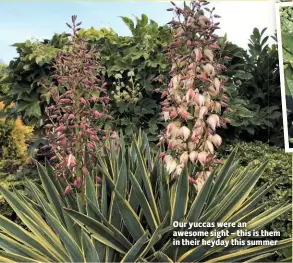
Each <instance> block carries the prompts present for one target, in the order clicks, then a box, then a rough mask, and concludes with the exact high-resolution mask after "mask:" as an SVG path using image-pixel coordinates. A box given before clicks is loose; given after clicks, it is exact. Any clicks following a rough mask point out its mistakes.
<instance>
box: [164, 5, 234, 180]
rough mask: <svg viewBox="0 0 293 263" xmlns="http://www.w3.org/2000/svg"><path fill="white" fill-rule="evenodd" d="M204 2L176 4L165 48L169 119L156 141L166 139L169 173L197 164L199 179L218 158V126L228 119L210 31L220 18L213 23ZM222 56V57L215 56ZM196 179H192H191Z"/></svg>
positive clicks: (216, 49) (216, 48)
mask: <svg viewBox="0 0 293 263" xmlns="http://www.w3.org/2000/svg"><path fill="white" fill-rule="evenodd" d="M207 4H208V3H201V2H196V1H192V2H191V4H190V6H187V5H186V4H184V8H183V9H182V8H179V7H177V6H176V5H175V4H174V3H173V5H174V8H170V9H169V11H174V12H175V14H176V16H177V18H176V19H173V20H172V21H171V22H170V23H169V24H170V25H171V27H172V29H173V30H174V31H175V34H176V35H175V38H174V42H173V43H172V44H171V46H170V49H169V51H168V53H167V56H168V57H169V59H170V61H171V63H172V69H171V71H170V76H171V80H170V83H169V85H168V89H167V90H166V91H164V92H163V94H162V98H165V99H164V101H163V102H162V103H161V104H162V118H163V119H164V120H165V121H167V122H169V125H168V126H167V129H166V131H165V132H164V134H163V135H162V137H161V141H160V143H159V144H162V143H167V145H168V146H167V152H166V153H165V154H164V153H163V154H162V156H164V160H165V164H166V167H167V170H168V171H169V173H170V174H175V175H176V174H177V175H178V174H180V172H181V171H182V169H183V168H184V166H185V165H187V164H188V163H191V164H192V165H195V166H196V167H197V168H198V169H196V171H197V172H196V174H193V178H195V177H196V178H197V179H198V180H199V181H197V182H200V181H201V182H203V181H204V180H205V179H206V178H207V176H208V175H209V173H210V171H211V169H212V166H211V165H212V164H214V163H218V162H219V161H218V160H217V159H216V157H215V152H216V149H217V148H218V147H219V146H220V145H221V143H222V138H221V137H220V136H219V135H218V134H217V133H216V128H217V127H226V124H227V122H229V119H227V118H223V117H222V115H223V113H224V111H226V110H228V111H229V110H230V109H229V106H228V104H227V101H228V95H227V94H226V89H225V87H224V82H225V80H224V79H223V78H222V77H221V76H220V74H221V72H222V71H223V70H225V66H224V65H223V64H222V63H223V61H224V60H225V59H228V58H223V59H222V58H221V56H220V55H219V53H220V50H219V46H218V45H217V44H216V42H217V39H218V36H217V35H216V34H214V31H215V30H216V29H218V28H219V27H218V25H219V23H215V22H214V18H215V17H218V16H217V15H214V14H213V13H214V9H212V10H209V9H207V8H206V7H205V10H207V13H208V14H209V15H208V16H206V15H205V14H204V11H203V6H206V5H207ZM216 58H220V59H216ZM193 180H194V179H193Z"/></svg>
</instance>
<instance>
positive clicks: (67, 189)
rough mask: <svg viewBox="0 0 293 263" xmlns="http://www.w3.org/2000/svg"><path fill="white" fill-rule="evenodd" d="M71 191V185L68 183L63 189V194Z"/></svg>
mask: <svg viewBox="0 0 293 263" xmlns="http://www.w3.org/2000/svg"><path fill="white" fill-rule="evenodd" d="M70 192H71V186H70V185H67V186H66V188H65V190H64V194H66V195H67V194H69V193H70Z"/></svg>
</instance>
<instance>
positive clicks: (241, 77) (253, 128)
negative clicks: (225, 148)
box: [221, 28, 284, 147]
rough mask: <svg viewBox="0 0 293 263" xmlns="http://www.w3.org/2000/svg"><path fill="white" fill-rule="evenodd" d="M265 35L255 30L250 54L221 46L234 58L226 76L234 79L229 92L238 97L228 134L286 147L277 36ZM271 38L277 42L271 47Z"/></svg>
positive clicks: (227, 45)
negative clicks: (269, 42) (269, 41)
mask: <svg viewBox="0 0 293 263" xmlns="http://www.w3.org/2000/svg"><path fill="white" fill-rule="evenodd" d="M265 32H266V29H263V30H261V31H260V30H259V29H257V28H254V30H253V33H252V34H251V36H250V39H249V42H250V43H249V44H248V49H247V51H245V50H244V49H242V48H239V47H237V46H236V45H233V44H232V43H227V44H226V45H225V46H224V45H221V46H223V53H224V55H227V56H230V57H231V58H232V60H231V61H228V62H227V63H226V67H227V69H228V70H227V71H225V72H224V74H225V75H226V76H228V77H232V81H231V83H230V87H228V88H229V89H230V90H232V92H233V93H232V97H235V103H234V105H231V107H232V108H233V109H235V110H237V112H236V113H235V114H233V115H231V116H230V119H231V122H232V125H231V126H230V127H229V128H230V129H229V131H228V133H229V134H230V137H235V135H236V136H237V137H238V139H240V140H244V141H254V140H259V141H262V142H266V143H269V144H271V145H276V146H278V147H283V146H284V138H283V128H282V126H283V122H282V107H281V88H280V74H279V60H278V48H277V45H276V38H275V36H272V37H269V36H267V35H266V34H265ZM269 38H271V40H273V44H271V45H269V44H268V40H269ZM225 39H226V37H225V38H224V39H223V40H221V42H222V41H224V40H225ZM239 107H240V109H241V110H238V108H239ZM225 133H226V134H227V132H226V131H225Z"/></svg>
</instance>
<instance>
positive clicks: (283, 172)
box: [220, 142, 292, 238]
mask: <svg viewBox="0 0 293 263" xmlns="http://www.w3.org/2000/svg"><path fill="white" fill-rule="evenodd" d="M235 145H238V146H239V149H238V158H239V161H240V165H241V166H242V167H243V169H244V167H246V166H247V165H248V164H251V163H252V164H254V165H256V166H258V165H260V164H261V163H263V162H265V161H266V160H268V161H269V163H268V165H267V167H266V169H265V171H264V173H263V175H262V177H261V178H260V180H259V182H258V184H257V185H258V187H260V186H262V185H263V184H265V183H268V185H271V184H273V183H274V182H275V181H276V180H279V181H278V183H277V185H276V186H275V187H274V188H272V189H271V191H270V192H269V193H268V194H267V195H266V196H265V197H264V198H263V199H262V202H263V203H265V202H267V203H268V204H267V209H268V208H270V207H272V206H274V205H275V204H279V203H282V202H291V200H292V155H291V154H289V153H285V152H284V149H280V148H278V147H274V146H269V145H268V144H265V143H262V142H250V143H246V142H234V143H233V144H232V145H230V144H229V145H226V146H225V147H224V148H223V149H222V150H221V152H220V156H222V157H223V158H225V157H227V155H228V154H229V153H230V152H231V150H232V149H233V147H234V146H235ZM267 229H268V230H269V231H273V230H277V231H280V232H281V237H280V238H287V237H291V235H292V212H288V213H286V214H283V215H281V216H280V217H278V218H276V220H275V221H274V222H272V223H271V224H269V225H268V226H267Z"/></svg>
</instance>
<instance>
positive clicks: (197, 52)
mask: <svg viewBox="0 0 293 263" xmlns="http://www.w3.org/2000/svg"><path fill="white" fill-rule="evenodd" d="M194 53H195V61H196V62H198V61H200V60H201V59H202V52H201V50H200V49H199V48H196V49H195V50H194Z"/></svg>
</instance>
